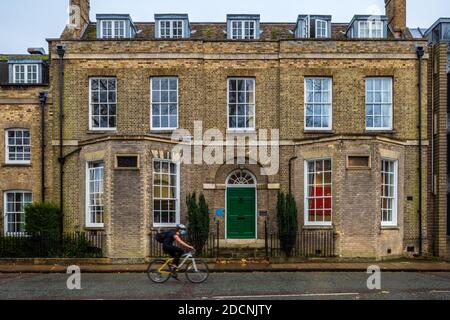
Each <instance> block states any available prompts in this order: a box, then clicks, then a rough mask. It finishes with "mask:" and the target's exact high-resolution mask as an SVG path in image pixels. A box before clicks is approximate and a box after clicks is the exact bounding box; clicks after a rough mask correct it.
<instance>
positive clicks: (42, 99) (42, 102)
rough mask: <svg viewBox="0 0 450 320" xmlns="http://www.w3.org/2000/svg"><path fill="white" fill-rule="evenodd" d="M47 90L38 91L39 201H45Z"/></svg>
mask: <svg viewBox="0 0 450 320" xmlns="http://www.w3.org/2000/svg"><path fill="white" fill-rule="evenodd" d="M47 97H48V92H47V91H42V92H39V104H40V106H41V201H42V202H45V104H46V102H47Z"/></svg>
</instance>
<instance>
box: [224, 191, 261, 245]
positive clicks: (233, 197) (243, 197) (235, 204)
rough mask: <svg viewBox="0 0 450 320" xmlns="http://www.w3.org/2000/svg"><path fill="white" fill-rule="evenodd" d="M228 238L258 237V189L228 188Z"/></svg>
mask: <svg viewBox="0 0 450 320" xmlns="http://www.w3.org/2000/svg"><path fill="white" fill-rule="evenodd" d="M226 215H227V238H228V239H254V238H256V226H255V224H256V220H255V219H256V189H255V188H228V189H227V212H226Z"/></svg>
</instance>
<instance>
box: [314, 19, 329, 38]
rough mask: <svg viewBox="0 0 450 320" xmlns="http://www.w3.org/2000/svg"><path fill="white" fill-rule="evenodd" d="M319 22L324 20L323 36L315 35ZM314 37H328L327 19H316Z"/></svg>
mask: <svg viewBox="0 0 450 320" xmlns="http://www.w3.org/2000/svg"><path fill="white" fill-rule="evenodd" d="M319 22H325V35H324V36H320V37H319V36H318V35H317V30H319V28H318V26H319ZM315 23H316V38H318V39H323V38H329V35H328V21H327V20H323V19H316V22H315Z"/></svg>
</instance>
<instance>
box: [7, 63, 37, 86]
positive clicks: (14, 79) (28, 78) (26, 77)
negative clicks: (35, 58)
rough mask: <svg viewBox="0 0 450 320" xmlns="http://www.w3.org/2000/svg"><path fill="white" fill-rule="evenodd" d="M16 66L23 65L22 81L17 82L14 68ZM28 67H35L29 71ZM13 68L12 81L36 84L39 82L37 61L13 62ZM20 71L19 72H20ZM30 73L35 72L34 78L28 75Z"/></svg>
mask: <svg viewBox="0 0 450 320" xmlns="http://www.w3.org/2000/svg"><path fill="white" fill-rule="evenodd" d="M17 67H23V68H24V72H23V74H24V75H23V82H18V79H17V74H16V68H17ZM29 68H36V72H31V71H30V70H29ZM12 69H13V83H16V84H36V83H39V64H37V63H14V64H13V65H12ZM20 73H21V72H20ZM31 73H36V79H35V80H31V78H32V77H30V75H31Z"/></svg>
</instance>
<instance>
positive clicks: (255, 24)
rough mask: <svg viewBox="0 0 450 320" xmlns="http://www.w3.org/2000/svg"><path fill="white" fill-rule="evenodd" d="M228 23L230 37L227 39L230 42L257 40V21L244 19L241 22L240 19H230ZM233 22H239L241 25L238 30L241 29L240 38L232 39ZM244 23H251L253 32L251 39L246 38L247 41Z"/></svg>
mask: <svg viewBox="0 0 450 320" xmlns="http://www.w3.org/2000/svg"><path fill="white" fill-rule="evenodd" d="M229 21H230V37H229V39H230V40H256V39H259V35H258V34H257V31H258V30H257V20H252V19H244V20H241V19H232V20H229ZM233 22H240V23H241V27H240V29H241V37H236V38H235V37H234V35H233V29H234V28H233ZM246 22H253V31H254V33H253V37H251V38H248V39H246V38H245V23H246Z"/></svg>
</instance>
